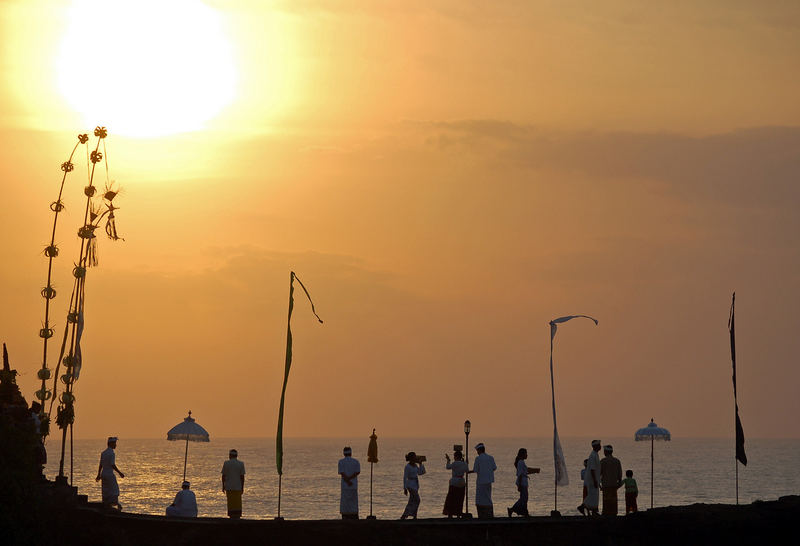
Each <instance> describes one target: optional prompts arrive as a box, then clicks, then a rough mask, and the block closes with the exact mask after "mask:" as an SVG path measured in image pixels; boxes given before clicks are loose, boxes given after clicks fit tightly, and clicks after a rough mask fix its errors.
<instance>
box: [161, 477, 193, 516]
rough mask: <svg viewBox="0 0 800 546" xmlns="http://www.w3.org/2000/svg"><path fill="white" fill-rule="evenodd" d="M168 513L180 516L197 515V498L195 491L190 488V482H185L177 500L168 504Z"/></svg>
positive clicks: (176, 497)
mask: <svg viewBox="0 0 800 546" xmlns="http://www.w3.org/2000/svg"><path fill="white" fill-rule="evenodd" d="M167 515H168V516H173V517H178V518H196V517H197V498H196V497H195V496H194V491H192V490H190V489H189V482H183V484H182V485H181V490H180V491H178V494H177V495H175V500H174V501H173V502H172V504H170V505H169V506H167Z"/></svg>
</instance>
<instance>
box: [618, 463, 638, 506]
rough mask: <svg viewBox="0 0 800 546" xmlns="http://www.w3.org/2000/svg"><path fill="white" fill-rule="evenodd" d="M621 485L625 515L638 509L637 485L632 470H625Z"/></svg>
mask: <svg viewBox="0 0 800 546" xmlns="http://www.w3.org/2000/svg"><path fill="white" fill-rule="evenodd" d="M622 485H624V486H625V515H626V516H627V515H628V514H632V513H634V512H638V511H639V507H638V506H637V505H636V498H637V497H638V496H639V487H638V486H637V485H636V480H634V479H633V470H626V471H625V479H624V480H622Z"/></svg>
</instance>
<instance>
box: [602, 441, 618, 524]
mask: <svg viewBox="0 0 800 546" xmlns="http://www.w3.org/2000/svg"><path fill="white" fill-rule="evenodd" d="M603 453H604V454H605V457H603V458H602V459H601V460H600V485H601V487H602V488H603V515H604V516H616V515H617V489H619V488H620V486H621V485H622V464H621V463H620V462H619V459H617V458H616V457H614V455H612V453H614V448H613V447H611V446H610V445H607V446H605V447H604V448H603Z"/></svg>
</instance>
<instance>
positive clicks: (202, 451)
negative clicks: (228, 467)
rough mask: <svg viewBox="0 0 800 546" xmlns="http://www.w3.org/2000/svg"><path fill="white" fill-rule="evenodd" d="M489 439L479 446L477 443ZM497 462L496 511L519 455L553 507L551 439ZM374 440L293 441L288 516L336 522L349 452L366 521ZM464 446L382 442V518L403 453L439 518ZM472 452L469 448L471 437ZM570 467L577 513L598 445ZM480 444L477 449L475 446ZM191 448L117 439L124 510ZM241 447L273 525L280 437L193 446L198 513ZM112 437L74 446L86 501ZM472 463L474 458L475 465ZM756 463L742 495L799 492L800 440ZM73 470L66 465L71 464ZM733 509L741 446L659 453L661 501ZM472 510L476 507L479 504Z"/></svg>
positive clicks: (635, 452)
mask: <svg viewBox="0 0 800 546" xmlns="http://www.w3.org/2000/svg"><path fill="white" fill-rule="evenodd" d="M479 440H480V439H479ZM483 441H484V442H485V443H486V447H487V452H488V453H489V454H490V455H493V456H494V458H495V461H496V462H497V466H498V470H497V472H496V474H495V486H494V492H493V499H494V504H495V514H496V515H504V514H505V507H506V506H510V505H511V504H513V502H514V501H515V500H516V495H517V493H516V488H515V487H514V480H515V475H514V468H513V461H514V456H515V455H516V452H517V449H518V448H519V447H527V448H528V453H529V455H528V466H531V467H533V466H538V467H541V468H542V473H541V475H537V476H535V477H534V478H533V480H532V481H531V489H530V502H529V508H530V510H531V512H532V514H534V515H544V514H547V513H549V511H550V510H552V508H553V485H552V480H553V459H552V451H551V446H552V440H551V439H545V438H535V439H530V438H529V439H513V438H494V439H487V440H483ZM368 442H369V440H368V438H366V437H365V438H363V439H361V441H360V443H359V444H356V443H354V442H352V439H350V440H339V439H292V438H289V439H286V440H285V449H286V452H285V455H284V475H283V498H282V500H281V512H282V514H281V515H283V516H284V517H286V518H287V519H331V518H338V517H339V514H338V510H339V479H338V476H337V474H336V463H337V461H338V460H339V458H340V457H341V448H342V447H343V446H344V445H351V446H352V447H353V456H354V457H356V458H357V459H359V460H360V461H361V476H360V477H359V502H360V510H361V516H362V517H364V516H366V515H368V514H369V472H370V468H369V463H367V462H366V459H367V457H366V450H367V445H368ZM456 442H458V443H463V438H454V439H450V440H437V439H431V438H420V439H388V440H383V439H380V438H379V439H378V445H379V457H380V462H379V463H377V464H376V465H375V466H374V513H375V514H376V515H377V516H378V517H379V518H382V519H393V518H398V517H400V514H401V513H402V511H403V507H404V506H405V502H406V498H405V496H404V495H403V487H402V477H403V467H404V465H405V461H404V458H403V457H404V454H405V453H406V452H407V451H411V450H414V451H416V452H417V453H418V454H424V455H426V456H427V457H428V461H429V462H428V463H427V464H426V468H427V470H428V473H427V474H426V475H424V476H422V477H421V478H420V496H421V497H422V504H421V506H420V512H419V516H420V517H422V518H430V517H441V510H442V505H443V503H444V497H445V495H446V494H447V481H448V479H449V474H450V473H449V471H448V470H445V468H444V453H445V452H446V451H447V452H449V451H450V448H452V444H453V443H456ZM605 442H610V443H612V444H613V445H614V451H615V453H614V454H615V456H617V457H618V458H619V459H620V460H621V461H622V467H623V469H629V468H630V469H632V470H633V472H634V478H636V480H637V482H638V484H639V507H640V508H641V509H643V508H646V507H649V504H650V500H649V495H650V445H649V443H646V442H634V441H633V438H613V439H610V440H609V439H604V443H605ZM470 443H471V444H472V440H471V441H470ZM562 443H563V447H564V453H565V456H566V458H567V464H568V468H569V478H570V485H569V486H567V487H562V488H559V491H558V502H559V509H560V510H561V511H562V513H564V514H577V511H576V509H575V507H576V506H577V505H578V504H579V503H580V500H581V484H580V482H579V476H580V469H581V468H582V464H583V459H584V458H586V456H587V455H588V454H589V451H590V447H589V441H588V440H585V439H574V438H567V439H562ZM473 445H474V444H473ZM55 446H56V442H52V443H51V444H50V445H49V446H48V447H49V453H48V457H49V464H48V466H47V469H46V474H47V476H48V477H50V478H52V477H53V475H54V474H56V473H57V471H58V458H59V454H58V452H57V449H56V447H55ZM184 447H185V444H184V443H182V442H168V441H167V440H155V439H147V440H136V439H126V438H120V441H119V444H118V446H117V466H118V467H119V469H120V470H122V472H124V473H125V478H124V479H121V480H119V483H120V502H121V503H122V504H123V506H124V509H125V511H126V512H138V513H145V514H163V513H164V509H165V508H166V506H167V505H168V504H170V503H171V502H172V499H173V498H174V496H175V493H177V491H178V490H179V489H180V483H181V479H182V476H183V454H184ZM230 448H236V449H237V450H238V451H239V458H240V459H241V460H242V461H243V462H244V463H245V467H246V470H247V477H246V482H245V494H244V497H243V503H244V517H246V518H254V519H256V518H271V517H274V516H275V514H276V512H277V490H278V476H277V473H276V470H275V443H274V440H272V439H266V438H249V439H217V438H213V439H212V441H211V442H210V443H190V444H189V464H188V467H187V479H188V480H190V481H191V482H192V490H194V492H195V494H196V495H197V503H198V508H199V515H201V516H225V515H226V514H227V511H226V505H225V496H224V494H223V493H222V491H221V480H220V470H221V468H222V463H223V462H224V461H225V460H226V459H227V456H228V450H229V449H230ZM103 449H105V441H104V440H78V441H76V442H75V457H74V469H75V475H74V477H73V479H74V485H77V486H78V488H79V492H80V493H82V494H87V495H88V496H89V500H92V501H99V500H100V484H99V483H96V482H95V481H94V478H95V476H96V475H97V474H96V473H97V466H98V462H99V459H100V452H101V451H102V450H103ZM474 455H475V452H474V450H471V452H470V460H472V459H473V457H474ZM747 455H748V461H749V465H748V466H747V467H746V468H745V467H741V466H740V469H739V480H740V482H739V499H740V502H742V503H750V502H752V501H753V500H756V499H763V500H770V499H776V498H778V497H779V496H781V495H789V494H798V493H800V476H798V475H797V473H796V472H793V469H794V468H796V467H797V465H798V463H800V440H772V439H771V440H764V439H748V442H747ZM65 468H66V469H67V471H68V470H69V457H67V461H66V464H65ZM470 486H471V487H470V490H469V495H470V503H471V505H472V504H473V503H474V478H472V479H470ZM734 501H735V489H734V464H733V441H732V440H726V439H711V440H704V439H676V440H673V441H672V442H657V443H656V445H655V505H656V506H665V505H678V504H692V503H695V502H704V503H712V502H713V503H733V502H734ZM470 510H471V511H472V512H474V511H475V509H474V506H471V508H470Z"/></svg>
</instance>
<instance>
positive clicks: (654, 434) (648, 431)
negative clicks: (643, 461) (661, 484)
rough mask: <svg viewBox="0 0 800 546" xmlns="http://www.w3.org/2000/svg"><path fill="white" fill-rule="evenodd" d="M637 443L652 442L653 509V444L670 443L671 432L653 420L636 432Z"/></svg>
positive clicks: (651, 486) (651, 483) (651, 498)
mask: <svg viewBox="0 0 800 546" xmlns="http://www.w3.org/2000/svg"><path fill="white" fill-rule="evenodd" d="M635 439H636V441H637V442H641V441H645V440H650V508H652V507H653V443H654V442H655V441H656V440H665V441H667V442H668V441H670V439H671V438H670V435H669V431H668V430H667V429H665V428H662V427H660V426H658V425H657V424H655V423H654V422H653V420H652V419H650V423H648V425H647V426H646V427H644V428H640V429H639V430H637V431H636V436H635Z"/></svg>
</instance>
